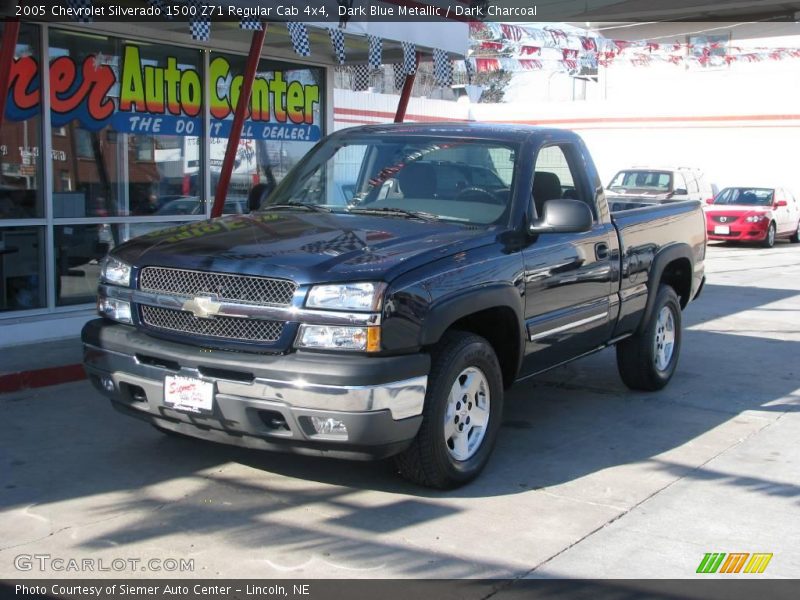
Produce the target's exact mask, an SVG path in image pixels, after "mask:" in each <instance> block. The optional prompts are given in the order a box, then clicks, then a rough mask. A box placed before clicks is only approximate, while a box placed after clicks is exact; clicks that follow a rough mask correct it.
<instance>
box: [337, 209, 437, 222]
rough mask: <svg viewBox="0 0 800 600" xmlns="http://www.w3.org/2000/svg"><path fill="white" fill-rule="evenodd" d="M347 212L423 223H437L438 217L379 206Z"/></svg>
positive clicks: (415, 211) (427, 213)
mask: <svg viewBox="0 0 800 600" xmlns="http://www.w3.org/2000/svg"><path fill="white" fill-rule="evenodd" d="M347 212H349V213H359V214H370V213H377V214H384V215H390V216H391V215H394V216H398V217H406V218H407V219H422V220H423V221H438V220H439V217H438V215H434V214H433V213H429V212H424V211H421V210H406V209H404V208H393V207H390V206H381V207H376V208H369V207H364V208H351V209H349V210H348V211H347Z"/></svg>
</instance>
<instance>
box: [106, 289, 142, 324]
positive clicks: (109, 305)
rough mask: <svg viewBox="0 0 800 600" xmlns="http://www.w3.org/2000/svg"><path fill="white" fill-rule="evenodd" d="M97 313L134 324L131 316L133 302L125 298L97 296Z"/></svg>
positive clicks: (113, 319)
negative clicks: (126, 300)
mask: <svg viewBox="0 0 800 600" xmlns="http://www.w3.org/2000/svg"><path fill="white" fill-rule="evenodd" d="M97 314H99V315H100V316H101V317H106V318H107V319H111V320H112V321H118V322H120V323H128V324H132V323H133V319H132V318H131V303H130V302H125V301H124V300H117V299H116V298H106V297H104V296H100V297H98V298H97Z"/></svg>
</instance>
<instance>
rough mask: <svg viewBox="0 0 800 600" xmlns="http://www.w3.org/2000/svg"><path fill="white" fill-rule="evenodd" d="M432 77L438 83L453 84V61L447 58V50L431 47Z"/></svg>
mask: <svg viewBox="0 0 800 600" xmlns="http://www.w3.org/2000/svg"><path fill="white" fill-rule="evenodd" d="M433 77H434V78H435V79H436V81H438V82H439V84H440V85H453V63H452V62H450V61H449V60H448V58H447V52H445V51H444V50H441V49H439V48H434V49H433Z"/></svg>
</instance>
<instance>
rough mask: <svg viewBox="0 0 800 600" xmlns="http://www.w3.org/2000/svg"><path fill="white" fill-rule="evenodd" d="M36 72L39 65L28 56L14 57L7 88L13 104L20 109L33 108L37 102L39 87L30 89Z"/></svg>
mask: <svg viewBox="0 0 800 600" xmlns="http://www.w3.org/2000/svg"><path fill="white" fill-rule="evenodd" d="M38 73H39V65H38V63H37V62H36V61H35V60H34V59H33V58H31V57H30V56H23V57H22V58H16V59H14V62H13V64H12V65H11V80H10V81H9V84H8V89H10V90H11V94H12V96H11V98H12V101H13V102H14V105H15V106H16V107H17V108H19V109H20V110H26V109H29V108H34V107H36V106H38V104H39V88H38V87H37V88H36V89H35V90H31V89H30V87H31V84H32V83H33V81H34V80H35V79H36V75H37V74H38Z"/></svg>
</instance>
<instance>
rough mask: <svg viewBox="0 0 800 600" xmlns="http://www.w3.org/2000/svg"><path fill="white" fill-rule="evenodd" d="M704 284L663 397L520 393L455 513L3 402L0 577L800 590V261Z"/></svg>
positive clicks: (98, 405)
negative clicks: (536, 581) (701, 567)
mask: <svg viewBox="0 0 800 600" xmlns="http://www.w3.org/2000/svg"><path fill="white" fill-rule="evenodd" d="M708 274H709V285H707V286H706V289H705V291H704V293H703V296H702V297H701V298H700V300H698V302H697V303H695V304H694V305H692V306H691V307H690V310H689V311H688V312H687V313H686V314H685V325H686V327H687V330H686V333H685V337H684V343H683V351H682V355H681V361H680V364H679V367H678V372H677V373H676V375H675V378H674V379H673V381H672V383H671V384H670V386H669V387H668V388H667V389H666V390H665V391H663V392H661V393H657V394H644V393H632V392H629V391H627V390H626V389H625V388H624V387H623V385H622V383H621V382H620V380H619V378H618V376H617V372H616V365H615V362H614V355H613V352H612V351H605V352H602V353H600V354H597V355H595V356H592V357H590V358H588V359H584V360H582V361H580V362H577V363H573V364H572V365H569V366H566V367H563V368H560V369H558V370H555V371H552V372H551V373H548V374H547V375H545V376H542V377H541V378H539V379H537V380H535V381H533V382H527V383H524V384H520V385H517V386H516V387H515V388H514V389H513V390H512V391H511V392H510V394H509V397H508V401H507V410H506V416H505V426H504V428H503V430H502V432H501V435H500V440H499V444H498V447H497V449H496V451H495V454H494V456H493V458H492V460H491V462H490V463H489V466H488V468H487V470H486V472H485V473H484V474H483V476H482V477H481V478H480V479H479V480H478V481H476V482H474V483H473V484H471V485H469V486H467V487H464V488H462V489H460V490H456V491H453V492H445V493H442V492H433V491H429V490H424V489H420V488H416V487H414V486H412V485H410V484H407V483H405V482H403V481H402V480H400V479H398V478H397V477H395V476H394V474H393V472H392V469H391V466H390V465H389V464H386V463H348V462H339V461H333V460H324V459H313V458H305V457H292V456H285V455H273V454H266V453H259V452H254V451H245V450H241V449H236V448H230V447H225V446H215V445H211V444H207V443H203V442H195V441H189V440H179V439H171V438H167V437H164V436H162V435H161V434H159V433H157V432H156V431H154V430H152V429H151V428H150V427H148V426H147V425H145V424H142V423H139V422H137V421H134V420H131V419H128V418H124V417H122V416H121V415H118V414H117V413H115V412H114V411H113V410H112V409H111V407H110V406H109V405H108V403H107V401H105V400H104V399H102V398H101V397H100V396H99V395H98V394H96V393H95V392H94V391H93V390H92V389H91V388H90V386H89V385H88V384H87V383H85V382H82V383H75V384H68V385H63V386H59V387H53V388H46V389H41V390H32V391H26V392H19V393H14V394H8V395H5V396H0V531H2V532H3V533H2V535H0V577H2V578H11V577H20V576H31V577H42V576H44V577H48V576H49V577H60V576H70V577H78V576H81V575H86V573H80V572H56V571H52V570H48V571H45V572H41V571H39V570H38V567H37V566H36V564H34V565H33V566H34V569H33V570H31V571H26V572H20V571H19V570H17V568H15V558H16V557H18V556H20V555H32V554H39V553H47V554H50V555H51V556H52V557H54V558H56V557H60V558H64V559H72V558H75V559H79V560H80V559H82V558H94V559H103V560H104V561H105V564H106V565H108V564H111V561H113V560H114V559H120V558H122V559H129V558H136V559H139V560H141V561H148V560H150V559H159V560H164V559H169V558H176V559H177V558H190V559H194V571H193V572H187V573H174V572H163V571H161V572H152V571H150V572H141V568H137V569H136V570H130V569H126V571H123V572H113V571H112V572H103V573H95V575H106V576H114V575H116V576H119V575H134V576H174V575H179V576H195V577H223V576H225V577H258V578H262V577H263V578H267V577H281V578H299V577H346V578H353V577H458V578H461V577H513V578H517V577H561V576H566V577H659V578H666V577H691V576H694V574H695V569H696V568H697V566H698V564H699V562H700V560H701V559H702V557H703V555H704V554H705V553H706V552H769V553H773V554H774V557H773V559H772V561H771V563H770V564H769V566H768V568H767V570H766V572H765V573H764V575H763V576H772V577H798V575H800V545H798V544H797V540H798V539H800V519H798V518H797V516H798V514H799V513H798V509H799V508H800V507H799V506H798V505H800V449H799V448H800V444H799V443H798V440H800V351H798V349H799V348H800V345H799V344H800V245H789V244H785V243H779V244H778V245H777V246H776V247H775V248H774V249H772V250H761V249H753V248H738V247H728V246H719V245H712V246H711V247H710V248H709V260H708ZM17 562H18V561H17ZM117 564H119V563H117ZM89 575H92V574H91V573H89ZM746 577H752V576H746Z"/></svg>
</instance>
